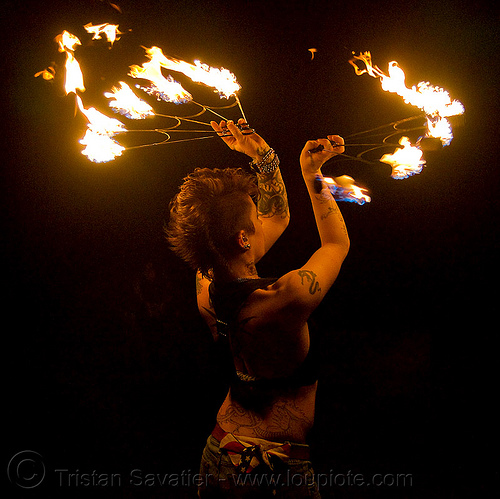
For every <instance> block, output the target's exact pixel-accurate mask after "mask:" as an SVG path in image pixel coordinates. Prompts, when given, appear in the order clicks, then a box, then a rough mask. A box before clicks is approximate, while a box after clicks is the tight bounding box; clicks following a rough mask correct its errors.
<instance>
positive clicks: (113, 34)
mask: <svg viewBox="0 0 500 499" xmlns="http://www.w3.org/2000/svg"><path fill="white" fill-rule="evenodd" d="M84 28H85V29H86V31H87V33H90V34H94V36H93V37H92V40H100V39H101V38H102V33H104V34H105V35H106V38H107V40H108V42H109V43H111V46H113V43H114V42H115V41H116V40H119V38H117V35H122V34H123V33H121V32H120V31H118V24H108V23H104V24H98V25H96V26H93V25H92V23H88V24H86V25H85V26H84Z"/></svg>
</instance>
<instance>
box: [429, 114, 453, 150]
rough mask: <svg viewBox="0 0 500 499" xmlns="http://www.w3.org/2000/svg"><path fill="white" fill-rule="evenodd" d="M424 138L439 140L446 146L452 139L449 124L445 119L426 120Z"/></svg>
mask: <svg viewBox="0 0 500 499" xmlns="http://www.w3.org/2000/svg"><path fill="white" fill-rule="evenodd" d="M425 135H426V137H434V138H437V139H441V142H442V144H443V146H447V145H448V144H449V143H450V142H451V141H452V139H453V133H452V131H451V125H450V122H449V121H448V120H447V119H446V118H437V119H435V120H431V119H429V118H427V133H426V134H425Z"/></svg>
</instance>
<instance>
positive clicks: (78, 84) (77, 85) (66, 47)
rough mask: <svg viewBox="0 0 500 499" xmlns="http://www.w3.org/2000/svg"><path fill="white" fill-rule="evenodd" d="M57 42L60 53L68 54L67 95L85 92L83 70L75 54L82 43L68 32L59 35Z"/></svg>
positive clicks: (65, 84)
mask: <svg viewBox="0 0 500 499" xmlns="http://www.w3.org/2000/svg"><path fill="white" fill-rule="evenodd" d="M55 41H56V42H57V44H58V45H59V52H66V64H65V69H66V75H65V78H64V90H65V91H66V95H68V94H70V93H71V92H73V93H74V94H76V91H77V90H80V91H81V92H85V85H84V84H83V74H82V70H81V68H80V64H79V63H78V61H77V60H76V59H75V56H74V54H73V52H74V51H75V49H76V47H77V45H81V44H82V43H81V42H80V40H79V38H78V37H77V36H75V35H72V34H71V33H69V32H68V31H66V30H64V31H63V32H62V33H61V34H59V35H57V36H56V37H55Z"/></svg>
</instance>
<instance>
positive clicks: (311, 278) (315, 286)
mask: <svg viewBox="0 0 500 499" xmlns="http://www.w3.org/2000/svg"><path fill="white" fill-rule="evenodd" d="M298 274H299V276H300V280H301V284H302V285H304V279H305V280H306V282H308V283H309V293H310V294H311V295H313V294H314V293H316V292H318V291H321V288H320V287H319V282H318V281H316V274H315V273H314V272H313V271H312V270H299V271H298Z"/></svg>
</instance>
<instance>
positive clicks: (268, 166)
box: [250, 148, 280, 174]
mask: <svg viewBox="0 0 500 499" xmlns="http://www.w3.org/2000/svg"><path fill="white" fill-rule="evenodd" d="M272 154H274V158H273V160H272V161H270V162H268V159H269V158H270V156H271V155H272ZM279 165H280V160H279V158H278V155H277V154H276V152H275V151H274V149H272V148H271V149H269V151H267V153H266V154H265V155H264V157H263V158H262V159H261V160H260V161H259V162H258V163H254V162H253V161H251V162H250V168H252V170H254V171H255V172H256V173H264V174H267V173H272V172H274V170H276V169H277V168H278V167H279Z"/></svg>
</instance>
